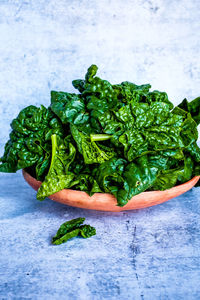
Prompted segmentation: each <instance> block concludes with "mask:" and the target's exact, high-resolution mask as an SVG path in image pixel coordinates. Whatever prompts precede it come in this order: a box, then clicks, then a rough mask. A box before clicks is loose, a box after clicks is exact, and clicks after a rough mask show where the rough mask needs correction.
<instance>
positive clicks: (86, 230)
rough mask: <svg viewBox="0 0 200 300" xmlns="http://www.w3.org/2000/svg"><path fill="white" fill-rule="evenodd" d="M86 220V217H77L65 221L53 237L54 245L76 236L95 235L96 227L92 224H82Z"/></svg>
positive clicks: (87, 236) (86, 236)
mask: <svg viewBox="0 0 200 300" xmlns="http://www.w3.org/2000/svg"><path fill="white" fill-rule="evenodd" d="M84 221H85V218H77V219H73V220H70V221H67V222H65V223H63V224H62V225H61V226H60V228H59V229H58V231H57V233H56V235H55V236H54V237H53V238H52V243H53V244H54V245H60V244H63V243H65V242H67V241H68V240H69V239H71V238H73V237H76V236H82V237H83V238H89V237H91V236H93V235H95V234H96V229H95V228H94V227H92V226H90V225H81V224H83V222H84Z"/></svg>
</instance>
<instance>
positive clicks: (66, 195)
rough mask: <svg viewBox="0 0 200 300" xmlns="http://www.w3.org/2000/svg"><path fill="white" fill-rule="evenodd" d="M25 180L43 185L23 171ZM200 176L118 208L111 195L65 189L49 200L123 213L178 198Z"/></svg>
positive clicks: (142, 194) (142, 195) (35, 185)
mask: <svg viewBox="0 0 200 300" xmlns="http://www.w3.org/2000/svg"><path fill="white" fill-rule="evenodd" d="M22 173H23V176H24V179H25V180H26V182H27V183H28V184H29V185H30V186H31V187H32V188H34V190H36V191H37V190H38V188H39V187H40V185H41V181H38V180H36V179H35V178H33V177H32V176H31V175H29V174H28V173H27V172H26V171H25V170H23V171H22ZM199 178H200V176H195V177H194V178H192V179H191V180H189V181H187V182H186V183H184V184H181V185H178V186H175V187H173V188H171V189H169V190H165V191H153V192H143V193H141V194H139V195H136V196H134V197H133V198H132V199H131V200H130V201H129V202H128V203H127V204H126V205H125V206H123V207H119V206H117V200H116V198H115V197H114V196H113V195H111V194H103V193H95V194H94V195H93V196H92V197H90V196H89V195H88V194H87V193H85V192H82V191H74V190H70V189H69V190H68V189H64V190H62V191H60V192H58V193H55V194H53V195H51V196H49V198H50V199H51V200H54V201H57V202H60V203H63V204H66V205H70V206H75V207H80V208H84V209H94V210H103V211H116V212H117V211H118V212H119V211H123V210H131V209H140V208H144V207H148V206H153V205H157V204H160V203H163V202H165V201H167V200H169V199H172V198H174V197H177V196H179V195H181V194H183V193H185V192H187V191H189V190H190V189H191V188H192V187H193V186H194V185H195V184H196V183H197V181H198V180H199Z"/></svg>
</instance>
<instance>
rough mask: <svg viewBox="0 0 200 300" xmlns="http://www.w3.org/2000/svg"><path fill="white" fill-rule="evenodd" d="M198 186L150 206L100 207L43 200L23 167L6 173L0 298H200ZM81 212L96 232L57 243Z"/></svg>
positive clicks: (1, 182) (0, 214) (2, 179)
mask: <svg viewBox="0 0 200 300" xmlns="http://www.w3.org/2000/svg"><path fill="white" fill-rule="evenodd" d="M199 190H200V188H193V189H192V190H191V191H189V192H187V193H186V194H184V195H182V196H179V197H177V198H175V199H172V200H170V201H168V202H166V203H164V204H161V205H158V206H154V207H150V208H146V209H143V210H135V211H130V212H128V211H127V212H122V213H111V212H97V211H92V210H91V211H89V210H83V209H79V208H72V207H68V206H64V205H62V204H59V203H56V202H53V201H51V200H48V199H46V200H45V201H43V202H39V201H37V200H36V197H35V196H36V192H35V191H34V190H33V189H32V188H31V187H29V186H28V184H27V183H26V182H25V181H24V179H23V177H22V175H21V172H18V173H17V174H0V191H1V193H0V208H1V210H0V228H1V239H0V266H1V267H0V299H17V300H21V299H63V300H64V299H77V300H79V299H81V300H90V299H91V300H93V299H95V300H96V299H143V300H144V299H145V300H152V299H170V300H171V299H188V300H191V299H199V298H200V286H199V278H200V247H199V246H200V245H199V244H200V193H199ZM76 217H85V218H86V223H88V224H91V225H92V226H95V227H96V231H97V234H96V236H94V237H92V238H90V239H86V240H85V239H81V238H74V239H72V240H70V241H68V242H67V243H66V244H63V245H59V246H54V245H51V238H52V236H53V235H54V234H55V233H56V231H57V229H58V227H59V225H60V224H61V223H63V222H65V221H66V220H69V219H72V218H76Z"/></svg>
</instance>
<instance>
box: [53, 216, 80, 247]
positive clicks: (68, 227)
mask: <svg viewBox="0 0 200 300" xmlns="http://www.w3.org/2000/svg"><path fill="white" fill-rule="evenodd" d="M84 221H85V218H76V219H72V220H70V221H67V222H65V223H63V224H62V225H61V226H60V228H59V229H58V231H57V233H56V235H55V236H54V237H53V241H54V240H56V239H58V238H60V237H61V236H63V235H65V234H66V233H67V232H69V231H72V230H73V229H74V228H76V229H77V228H78V227H80V225H81V224H83V222H84Z"/></svg>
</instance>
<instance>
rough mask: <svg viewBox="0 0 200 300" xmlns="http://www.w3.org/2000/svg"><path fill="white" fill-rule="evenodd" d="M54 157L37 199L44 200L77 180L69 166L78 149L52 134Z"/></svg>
mask: <svg viewBox="0 0 200 300" xmlns="http://www.w3.org/2000/svg"><path fill="white" fill-rule="evenodd" d="M51 140H52V157H51V164H50V168H49V171H48V174H47V175H46V177H45V180H44V181H43V182H42V184H41V186H40V188H39V189H38V192H37V199H38V200H44V198H45V197H48V196H50V195H52V194H54V193H56V192H59V191H60V190H62V189H64V188H69V187H71V186H72V185H73V184H74V182H76V181H75V175H74V174H73V173H72V172H69V171H68V169H69V166H70V164H71V163H72V161H73V160H74V158H75V154H76V149H75V147H74V146H73V145H72V144H71V143H66V142H65V141H64V140H61V139H59V138H58V137H57V135H56V134H53V135H52V136H51Z"/></svg>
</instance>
